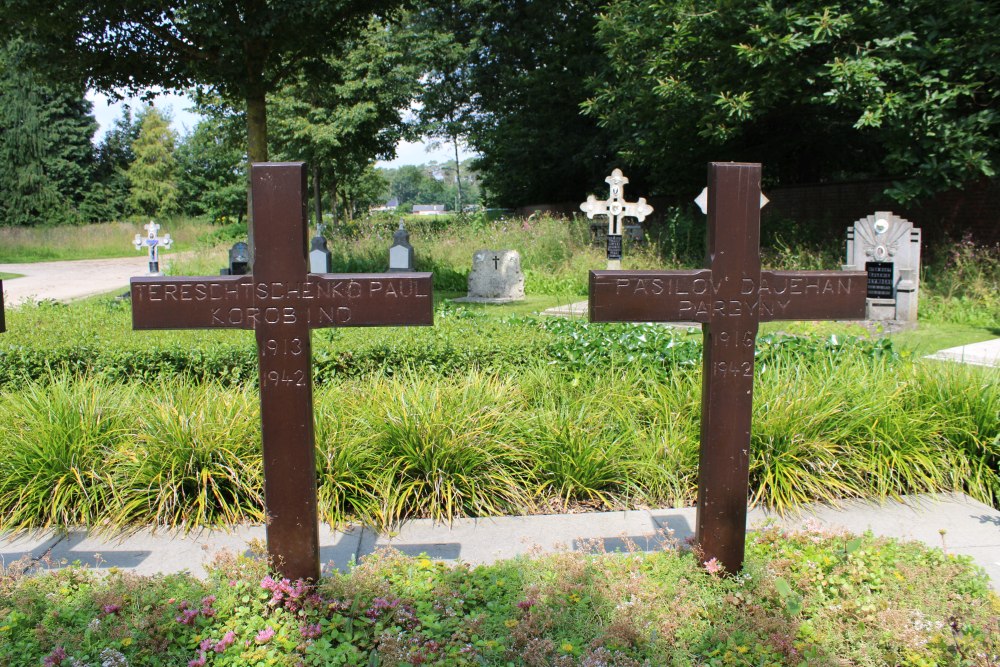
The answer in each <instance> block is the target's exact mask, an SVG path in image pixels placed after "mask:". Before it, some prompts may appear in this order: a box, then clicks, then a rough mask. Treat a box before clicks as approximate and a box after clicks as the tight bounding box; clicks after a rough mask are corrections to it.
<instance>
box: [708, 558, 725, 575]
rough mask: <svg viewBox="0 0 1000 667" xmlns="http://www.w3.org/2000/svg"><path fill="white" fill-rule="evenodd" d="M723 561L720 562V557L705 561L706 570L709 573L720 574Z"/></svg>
mask: <svg viewBox="0 0 1000 667" xmlns="http://www.w3.org/2000/svg"><path fill="white" fill-rule="evenodd" d="M722 570H723V568H722V563H720V562H719V559H718V558H712V559H710V560H706V561H705V571H706V572H708V573H709V574H718V573H719V572H722Z"/></svg>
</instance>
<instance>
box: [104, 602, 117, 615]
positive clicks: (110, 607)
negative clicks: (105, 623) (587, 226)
mask: <svg viewBox="0 0 1000 667" xmlns="http://www.w3.org/2000/svg"><path fill="white" fill-rule="evenodd" d="M101 610H102V611H103V612H104V613H105V614H106V615H108V616H110V615H111V614H117V613H118V612H119V611H121V605H117V604H106V605H104V607H102V608H101Z"/></svg>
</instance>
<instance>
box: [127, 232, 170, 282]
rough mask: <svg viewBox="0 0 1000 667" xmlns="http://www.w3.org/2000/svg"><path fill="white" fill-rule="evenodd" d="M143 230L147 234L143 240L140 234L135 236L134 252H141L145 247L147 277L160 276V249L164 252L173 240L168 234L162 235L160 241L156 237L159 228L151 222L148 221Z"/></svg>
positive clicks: (133, 242)
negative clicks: (147, 255) (147, 253)
mask: <svg viewBox="0 0 1000 667" xmlns="http://www.w3.org/2000/svg"><path fill="white" fill-rule="evenodd" d="M143 229H145V230H147V231H148V232H149V233H148V234H146V238H143V237H142V234H136V235H135V239H134V240H133V241H132V245H134V246H135V249H136V250H142V249H143V248H144V247H145V248H146V249H147V250H148V251H149V275H151V276H158V275H161V274H160V248H161V247H162V248H163V249H164V250H166V249H167V248H169V247H170V245H171V244H172V243H173V242H174V240H173V239H172V238H170V234H164V235H163V238H162V239H161V238H160V237H158V236H157V234H156V233H157V232H158V231H159V230H160V226H159V225H158V224H156V223H155V222H153V221H152V220H150V221H149V224H148V225H145V226H143Z"/></svg>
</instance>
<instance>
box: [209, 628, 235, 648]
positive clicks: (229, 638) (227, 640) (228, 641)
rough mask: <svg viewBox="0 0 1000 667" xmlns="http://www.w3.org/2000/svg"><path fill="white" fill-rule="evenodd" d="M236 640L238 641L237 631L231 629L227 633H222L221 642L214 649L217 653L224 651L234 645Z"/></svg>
mask: <svg viewBox="0 0 1000 667" xmlns="http://www.w3.org/2000/svg"><path fill="white" fill-rule="evenodd" d="M235 642H236V633H235V632H233V631H232V630H230V631H229V632H227V633H226V634H224V635H222V639H220V640H219V643H218V644H216V645H215V649H214V650H215V652H216V653H222V652H223V651H225V650H226V649H227V648H229V647H230V646H232V645H233V644H234V643H235Z"/></svg>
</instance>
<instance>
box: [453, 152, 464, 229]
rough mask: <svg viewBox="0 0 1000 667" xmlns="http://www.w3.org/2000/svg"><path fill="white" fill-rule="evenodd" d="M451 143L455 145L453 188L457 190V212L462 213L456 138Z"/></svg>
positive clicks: (459, 166) (460, 177)
mask: <svg viewBox="0 0 1000 667" xmlns="http://www.w3.org/2000/svg"><path fill="white" fill-rule="evenodd" d="M451 142H452V143H453V144H454V145H455V186H456V187H457V188H458V212H459V213H461V212H462V208H463V207H462V166H461V163H459V161H458V137H457V136H453V137H452V138H451Z"/></svg>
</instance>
